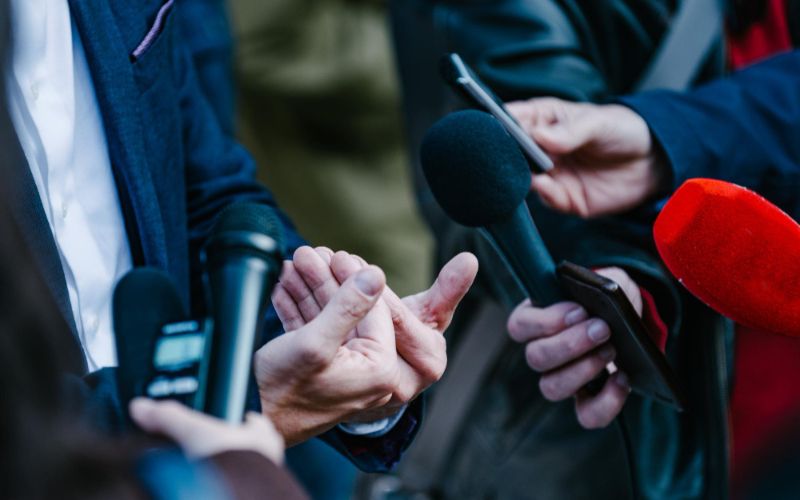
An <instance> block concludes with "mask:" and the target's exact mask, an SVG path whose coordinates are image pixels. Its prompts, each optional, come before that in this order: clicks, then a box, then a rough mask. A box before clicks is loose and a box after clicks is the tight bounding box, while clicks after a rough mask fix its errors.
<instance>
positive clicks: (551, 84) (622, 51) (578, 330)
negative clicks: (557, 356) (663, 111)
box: [392, 0, 727, 499]
mask: <svg viewBox="0 0 800 500" xmlns="http://www.w3.org/2000/svg"><path fill="white" fill-rule="evenodd" d="M688 3H694V2H688ZM685 5H687V2H681V1H669V0H667V1H660V0H649V1H627V0H614V1H606V2H593V1H566V2H561V1H551V0H534V1H527V0H501V1H477V2H472V1H459V0H442V1H434V2H424V1H403V0H398V1H395V2H392V22H393V28H394V37H395V44H396V50H397V54H398V61H399V65H400V76H401V81H402V83H403V95H404V104H405V112H406V121H407V126H408V129H409V132H408V136H409V140H410V150H411V151H412V152H413V154H415V155H416V154H417V151H418V149H419V144H420V142H421V138H422V136H423V134H424V133H425V131H426V130H427V128H428V127H429V126H430V125H431V124H432V123H433V122H434V121H435V120H436V119H438V118H439V117H441V116H442V115H443V114H445V113H446V112H448V111H451V110H453V109H455V108H457V107H459V106H461V105H463V103H461V102H459V101H457V100H456V99H455V95H454V93H453V92H452V90H451V89H449V88H448V87H446V86H445V84H444V83H443V82H442V80H441V79H440V77H439V72H438V71H437V69H438V68H437V66H438V62H439V58H440V57H441V55H442V54H443V53H445V52H457V53H459V54H460V55H461V56H462V58H463V59H464V60H465V61H466V62H467V63H468V64H469V65H470V66H471V67H472V68H473V69H474V70H475V71H476V73H477V74H478V76H479V77H480V78H481V79H482V80H483V81H484V83H486V84H487V86H488V87H489V88H490V89H491V90H493V91H494V92H495V93H496V94H497V95H498V97H499V98H501V99H502V100H504V101H513V100H517V99H520V98H528V97H532V96H559V97H561V98H564V99H569V100H574V101H604V100H608V99H611V98H613V96H615V95H619V94H622V93H626V92H631V91H634V90H636V89H638V88H642V87H644V86H647V85H657V84H658V82H655V83H653V82H652V81H650V79H651V75H652V74H653V73H654V71H655V70H654V67H656V66H657V64H656V61H657V60H658V58H659V57H658V55H659V53H660V50H661V47H662V46H663V45H664V44H666V43H667V41H668V40H669V39H670V35H671V34H672V30H673V29H675V25H676V24H678V23H677V21H676V20H677V19H678V18H679V17H680V16H681V12H682V8H683V7H684V6H685ZM690 17H691V16H690ZM695 17H697V16H695ZM696 22H698V23H700V25H701V26H702V30H703V32H704V34H706V33H707V34H708V36H707V37H705V38H704V39H703V41H702V42H697V43H696V44H695V45H692V43H689V44H688V45H689V46H690V47H691V48H692V50H693V52H692V53H691V54H688V55H689V56H691V57H687V58H686V59H687V60H691V61H693V62H692V63H690V65H689V67H688V68H686V77H685V81H683V82H681V84H682V85H683V86H691V85H693V84H695V83H698V82H702V81H704V80H707V79H709V78H711V77H714V76H717V75H719V74H721V73H722V71H723V69H724V51H723V47H724V40H723V36H722V23H723V19H722V14H721V13H719V14H718V15H717V16H713V15H712V16H708V17H704V16H699V17H698V18H697V21H696ZM675 66H679V64H677V63H676V64H675ZM415 171H416V172H417V175H416V179H417V197H418V200H419V203H420V206H421V209H422V212H423V214H424V215H425V218H426V221H427V222H428V223H429V225H430V226H431V228H432V229H433V231H434V234H435V235H436V239H437V244H438V248H437V250H438V251H437V253H438V258H439V259H441V260H446V259H447V258H448V256H450V255H453V254H454V253H456V252H460V251H463V250H465V249H470V250H471V251H473V252H475V253H476V255H478V257H479V259H480V261H481V273H480V276H479V278H478V284H479V285H480V290H481V294H480V296H479V297H478V299H477V300H478V302H479V303H481V302H483V303H487V302H488V303H493V302H494V303H500V304H502V306H503V312H502V313H500V314H498V315H497V317H496V318H495V319H494V324H495V326H494V328H493V330H494V331H492V332H491V334H493V335H494V336H495V337H497V336H501V335H503V334H504V333H505V330H506V328H508V330H509V331H510V333H511V334H512V336H513V338H514V339H516V340H527V339H529V336H530V335H531V334H532V333H531V332H532V330H531V321H530V320H531V318H530V315H529V314H527V311H529V310H530V308H531V306H530V305H528V306H527V308H526V307H520V308H519V309H517V312H516V313H514V314H513V315H512V310H514V309H515V308H516V307H517V306H518V305H519V304H520V302H521V300H522V299H523V297H524V295H523V294H522V293H521V290H519V288H518V287H517V285H516V284H515V283H514V281H513V279H511V277H510V275H509V274H508V272H507V270H506V269H505V267H504V266H503V264H502V263H501V262H500V261H499V260H498V258H497V256H496V254H495V253H494V251H493V250H492V249H491V248H489V247H488V246H487V245H486V244H485V243H484V241H483V240H482V238H481V237H480V236H479V235H478V234H477V232H475V231H474V230H469V229H465V228H463V227H460V226H458V225H457V224H454V223H452V222H451V221H449V219H448V218H447V217H446V216H445V215H444V214H443V212H442V211H441V209H440V208H439V207H438V206H437V205H436V203H435V200H434V199H433V197H432V195H431V194H430V191H429V190H428V188H427V186H426V185H425V181H424V177H423V176H422V175H421V170H420V168H419V165H418V164H417V165H416V166H415ZM529 207H530V208H531V211H532V213H533V218H534V220H535V221H536V224H537V226H538V228H539V231H540V232H541V234H542V237H543V238H544V241H545V242H546V244H547V246H548V248H549V250H550V252H551V254H552V255H553V257H554V259H555V260H556V261H557V262H558V261H560V260H570V261H572V262H575V263H577V264H581V265H584V266H586V267H589V268H594V269H601V271H600V272H601V274H606V275H607V276H609V277H611V278H612V279H614V280H615V281H618V282H623V283H624V282H626V281H627V280H628V276H635V278H636V279H637V280H639V281H640V282H642V283H647V287H645V289H646V292H645V293H642V292H641V291H640V290H639V289H638V288H636V287H623V290H625V291H626V293H627V295H628V297H629V299H630V300H631V302H632V303H633V304H634V307H635V308H636V309H637V312H639V313H640V314H642V315H643V319H644V321H645V324H646V325H647V326H648V328H649V329H650V330H651V332H652V333H653V335H654V337H655V338H656V340H657V341H658V343H659V344H660V346H661V347H662V349H665V351H666V354H667V356H668V358H669V359H670V361H671V364H672V365H673V366H675V367H676V371H677V372H678V374H679V375H678V376H679V379H680V380H681V381H687V380H691V379H690V377H691V376H693V375H695V374H697V373H703V374H712V373H715V371H716V370H717V364H716V363H717V360H716V359H714V358H700V357H697V356H695V355H694V353H696V352H698V351H699V350H701V347H700V345H701V344H704V343H707V344H713V342H717V341H719V338H717V337H715V336H709V335H689V334H687V335H683V336H681V335H678V333H679V332H680V331H681V328H683V327H684V325H685V324H684V323H683V322H682V320H681V319H682V318H683V317H687V316H688V317H691V316H692V315H693V314H694V312H693V310H692V308H691V306H689V307H683V306H682V304H683V301H684V298H682V297H681V296H680V294H681V289H680V287H679V286H678V285H677V284H676V283H674V282H673V280H672V278H671V277H670V275H669V273H668V272H667V270H666V269H665V268H664V266H663V265H662V264H661V262H660V260H659V258H658V256H657V255H656V253H655V251H654V248H653V247H652V244H651V241H650V238H649V234H650V232H649V225H648V220H649V218H650V217H651V216H652V215H651V214H650V213H648V212H647V211H646V210H643V211H641V212H640V213H636V214H628V215H626V216H625V217H616V218H605V219H601V220H595V221H583V220H580V219H578V218H575V217H569V216H563V215H561V214H558V213H556V212H554V211H551V210H549V209H548V208H547V207H546V206H543V205H542V204H541V203H540V202H539V201H538V200H537V199H536V198H535V197H530V198H529ZM476 295H478V294H477V293H476ZM656 303H657V304H658V305H659V306H658V308H656V307H653V304H656ZM560 307H562V310H561V312H562V313H564V314H565V313H572V314H571V315H570V316H569V325H570V326H572V327H573V328H572V329H571V331H570V335H569V336H568V337H569V338H570V340H572V341H573V344H572V345H573V346H574V347H576V348H578V349H581V352H582V354H583V357H581V361H582V362H581V363H580V364H579V366H577V370H579V371H580V377H579V378H580V379H583V378H585V379H586V380H590V379H591V378H593V376H594V375H596V374H597V373H599V372H600V371H601V370H603V369H604V367H605V365H606V364H607V362H608V360H612V359H613V358H614V356H615V352H614V350H613V348H612V347H610V346H608V344H607V340H608V336H609V334H610V332H609V330H608V327H607V325H605V324H604V323H603V322H602V321H598V320H596V319H595V318H591V317H590V315H588V314H587V313H586V311H584V310H583V309H581V308H578V307H577V305H576V304H571V305H570V306H569V307H567V306H566V305H561V306H560ZM466 312H467V311H465V313H466ZM478 319H480V318H473V320H472V321H473V322H475V323H477V320H478ZM534 319H535V317H534ZM465 323H467V324H466V326H464V327H463V328H462V329H461V330H459V331H453V332H452V333H453V334H454V335H455V338H453V339H451V345H453V344H455V345H456V350H455V352H451V353H450V359H451V365H450V367H449V374H452V373H455V372H456V371H457V370H459V362H461V363H463V364H464V366H465V367H469V366H470V365H472V366H476V365H478V364H479V361H480V362H481V363H485V365H486V368H485V371H484V373H483V374H481V375H480V376H478V377H477V378H473V379H470V382H469V383H470V384H476V385H477V386H478V387H479V388H478V389H477V390H476V391H475V394H474V396H470V398H471V399H469V400H467V401H466V403H464V408H465V409H464V410H463V412H462V415H460V416H459V417H458V420H457V422H456V423H453V421H452V420H451V421H450V422H449V425H448V426H447V427H446V428H437V429H436V432H430V433H429V434H428V433H426V428H423V430H422V433H421V435H420V437H419V440H418V441H417V443H416V444H415V446H414V447H412V448H411V450H410V452H409V456H408V459H409V460H408V461H407V462H405V463H404V464H403V466H401V474H400V476H401V478H402V482H403V483H404V484H405V485H407V486H406V488H407V489H409V490H411V491H412V492H413V491H415V490H418V489H420V488H421V489H423V490H424V491H425V492H427V493H429V494H432V495H440V496H443V497H445V498H485V497H497V498H510V497H513V498H575V499H580V498H635V497H641V498H697V499H700V498H709V497H721V496H724V493H721V492H720V490H718V489H717V488H718V485H719V484H726V480H725V478H726V477H727V470H726V469H725V467H724V465H721V464H718V463H717V462H716V461H715V460H714V459H708V460H707V461H706V458H707V457H710V456H714V457H716V456H720V455H724V451H721V450H720V449H721V448H724V440H720V439H718V438H719V436H718V435H716V434H715V433H710V432H707V431H706V430H707V429H708V428H709V427H713V426H716V425H717V423H718V422H717V421H718V419H724V415H723V414H721V413H720V414H719V415H718V414H714V413H713V412H712V414H711V415H709V414H708V413H701V412H693V411H690V412H685V413H682V414H678V413H676V412H675V411H674V410H673V409H671V408H667V407H665V406H662V405H660V404H658V403H655V402H653V401H649V400H645V399H642V398H639V397H638V396H634V397H631V398H630V400H629V404H628V405H627V406H626V410H625V411H626V414H625V416H626V424H627V428H628V429H629V431H630V433H631V434H632V435H633V436H634V438H633V442H634V445H633V447H632V449H630V450H628V449H626V448H627V447H626V446H624V444H623V440H622V439H621V437H620V429H618V428H617V426H616V425H615V426H612V427H610V428H605V427H606V426H608V424H609V423H610V422H609V421H608V420H605V421H604V420H600V419H597V418H595V417H596V411H597V409H598V408H604V407H606V406H609V405H610V406H613V405H617V406H619V405H620V404H621V403H620V401H621V400H622V399H624V397H625V396H627V394H628V392H629V387H628V385H627V382H626V380H625V377H624V375H623V374H617V375H615V376H612V377H610V378H609V379H608V381H607V382H606V383H605V385H604V387H603V390H602V391H601V392H600V394H599V395H596V396H591V397H590V396H588V395H586V394H582V397H581V398H580V400H579V403H578V405H577V408H578V410H579V411H578V414H577V418H576V406H575V403H574V402H573V401H572V398H570V397H566V398H565V397H563V395H562V394H561V392H560V391H561V389H563V385H562V382H564V380H563V378H561V377H559V375H560V374H561V373H560V372H559V371H558V370H556V368H559V366H557V365H556V366H550V365H547V366H545V365H540V364H538V363H536V362H534V363H533V365H534V366H535V367H536V368H537V369H538V370H540V371H543V372H545V373H544V374H543V375H542V376H537V375H535V374H532V372H531V366H530V365H529V359H526V353H525V349H523V348H521V347H520V346H519V345H517V344H515V343H514V342H512V341H511V339H509V338H508V337H507V336H506V341H505V342H504V343H500V342H498V345H497V347H495V348H493V349H489V348H488V347H487V348H486V349H485V350H484V351H483V352H482V353H480V354H479V356H481V357H486V356H488V357H489V359H488V361H486V360H483V358H481V359H480V360H479V359H478V358H474V359H470V358H468V357H463V358H461V357H460V356H459V354H460V352H459V350H458V349H459V347H458V346H459V345H467V344H468V342H469V340H470V338H472V337H476V338H478V337H479V336H480V333H479V332H478V330H477V329H476V328H471V327H470V326H469V320H467V321H466V322H465ZM664 323H666V324H667V325H669V328H668V329H666V328H660V326H661V325H663V324H664ZM560 326H561V327H562V328H563V326H564V323H560ZM691 328H697V329H701V330H702V329H705V326H704V325H700V324H697V325H693V326H691ZM490 329H492V328H490ZM541 333H550V332H549V331H548V332H545V331H541ZM553 333H554V332H553ZM589 333H591V335H589ZM491 334H490V333H486V337H484V339H483V340H482V342H483V344H484V345H486V346H488V345H489V344H490V342H489V340H490V339H489V335H491ZM537 345H538V344H537ZM530 359H533V358H530ZM548 362H549V360H548ZM453 363H455V365H454V364H453ZM469 371H470V370H469V369H466V370H464V372H465V373H469ZM568 382H570V383H576V382H575V381H574V380H570V381H568ZM465 383H466V382H465V381H464V379H463V378H462V379H456V378H453V379H449V378H447V377H445V380H444V381H443V383H442V384H440V385H439V386H438V387H437V391H440V392H438V393H437V394H443V393H444V394H450V393H452V392H454V391H456V390H457V387H458V386H459V385H463V384H465ZM686 385H687V391H686V392H687V397H688V399H689V401H690V407H695V406H696V407H705V406H707V405H708V404H709V403H708V402H709V401H712V402H714V404H718V403H717V402H718V401H720V398H721V396H720V395H719V394H717V391H718V388H716V387H714V388H712V389H711V390H709V389H707V388H706V387H701V386H697V385H692V384H686ZM567 386H569V385H567ZM573 393H574V391H573ZM570 396H572V393H571V394H570ZM556 401H558V402H556ZM718 406H720V407H721V406H722V405H721V403H719V404H718ZM429 409H430V412H431V413H430V414H431V419H429V420H428V421H427V423H428V425H433V424H432V422H435V421H437V413H439V412H441V413H443V414H446V413H447V412H448V407H447V405H444V406H442V407H437V398H436V395H435V396H434V397H433V399H432V403H431V404H430V405H429ZM583 426H587V427H592V428H597V429H596V430H594V431H592V432H588V431H586V430H584V428H583ZM450 429H455V430H450ZM445 436H446V437H445ZM428 442H429V443H430V444H428V445H427V446H426V443H428ZM664 443H672V445H671V446H665V445H664ZM437 446H438V448H440V449H441V448H444V449H445V450H446V451H441V452H439V451H435V453H437V455H438V458H437V460H436V462H435V466H432V465H431V460H430V459H429V458H428V459H423V457H422V456H421V455H426V456H428V457H429V456H430V455H431V450H436V449H437ZM417 450H420V451H417ZM629 452H630V455H629V456H626V455H628V453H629ZM418 459H419V460H418ZM416 461H420V462H422V463H424V464H425V467H424V468H423V467H419V468H415V467H414V464H415V463H416ZM631 463H632V464H634V465H635V470H633V469H632V468H631V467H630V465H631ZM576 477H580V480H575V478H576ZM420 478H423V480H420Z"/></svg>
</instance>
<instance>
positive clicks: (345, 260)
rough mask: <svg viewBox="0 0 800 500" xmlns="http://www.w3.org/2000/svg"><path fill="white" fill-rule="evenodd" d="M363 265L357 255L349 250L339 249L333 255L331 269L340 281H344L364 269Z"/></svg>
mask: <svg viewBox="0 0 800 500" xmlns="http://www.w3.org/2000/svg"><path fill="white" fill-rule="evenodd" d="M363 267H364V265H363V264H361V262H359V260H358V259H356V258H355V256H353V255H350V254H349V253H347V252H342V251H339V252H336V253H335V254H333V257H331V271H332V272H333V275H334V276H335V277H336V279H337V280H339V282H340V283H344V282H345V281H346V280H347V279H348V278H350V276H352V275H354V274H355V273H357V272H358V271H360V270H361V269H363Z"/></svg>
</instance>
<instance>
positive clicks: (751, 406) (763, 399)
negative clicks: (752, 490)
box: [730, 326, 800, 480]
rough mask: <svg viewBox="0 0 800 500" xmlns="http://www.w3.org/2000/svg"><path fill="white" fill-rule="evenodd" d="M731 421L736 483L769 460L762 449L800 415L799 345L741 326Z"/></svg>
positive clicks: (795, 342) (737, 335)
mask: <svg viewBox="0 0 800 500" xmlns="http://www.w3.org/2000/svg"><path fill="white" fill-rule="evenodd" d="M735 350H736V352H735V362H734V363H735V364H734V369H735V371H734V373H735V374H736V375H735V380H734V385H733V394H732V396H731V405H730V420H731V430H732V437H733V447H732V454H733V457H732V461H731V464H732V466H733V474H732V478H733V479H734V480H736V479H741V478H742V477H743V476H745V477H746V476H748V475H749V471H750V470H751V469H752V468H753V467H755V466H758V465H759V463H760V462H761V461H763V460H765V459H767V458H768V457H765V456H764V443H765V442H769V441H772V440H771V439H770V437H771V436H772V435H773V434H774V433H775V430H776V429H780V430H783V429H786V424H787V422H786V420H787V419H788V418H789V417H790V416H796V415H800V413H798V412H800V340H798V339H796V338H791V337H785V336H781V335H771V334H768V333H763V332H759V331H754V330H751V329H749V328H746V327H743V326H740V327H739V328H738V330H737V334H736V348H735Z"/></svg>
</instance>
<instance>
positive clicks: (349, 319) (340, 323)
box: [301, 266, 386, 359]
mask: <svg viewBox="0 0 800 500" xmlns="http://www.w3.org/2000/svg"><path fill="white" fill-rule="evenodd" d="M385 286H386V277H385V276H384V274H383V271H381V270H380V268H378V267H376V266H367V267H365V268H364V269H362V270H360V271H359V272H357V273H356V274H354V275H353V276H351V277H350V278H348V279H347V281H345V282H344V283H343V284H342V286H341V287H340V288H339V289H338V290H337V291H336V293H335V294H334V295H333V297H332V298H331V300H330V302H328V304H327V305H326V306H325V308H324V309H322V312H321V313H320V314H319V316H317V317H316V318H315V319H314V320H313V321H311V322H310V323H309V324H308V325H307V328H305V329H303V330H301V331H303V333H304V335H308V336H312V337H313V338H314V346H315V348H316V349H317V351H318V354H319V355H320V356H321V357H325V358H326V359H331V358H332V357H333V356H334V355H335V354H336V351H337V350H338V349H339V347H341V345H342V343H343V342H344V340H345V339H346V338H347V335H348V334H349V333H350V332H351V331H352V330H353V329H354V328H355V327H356V326H357V325H358V324H359V323H360V322H361V320H363V319H364V317H366V315H367V314H368V313H369V312H370V311H371V310H372V308H373V307H375V303H376V302H377V301H378V299H379V298H380V296H381V293H382V292H383V289H384V287H385Z"/></svg>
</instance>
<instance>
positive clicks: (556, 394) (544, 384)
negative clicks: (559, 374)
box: [539, 376, 569, 402]
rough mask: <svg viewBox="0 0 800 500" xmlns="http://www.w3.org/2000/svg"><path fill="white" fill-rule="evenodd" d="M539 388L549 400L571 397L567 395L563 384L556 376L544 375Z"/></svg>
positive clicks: (555, 400)
mask: <svg viewBox="0 0 800 500" xmlns="http://www.w3.org/2000/svg"><path fill="white" fill-rule="evenodd" d="M539 390H540V391H541V392H542V396H544V398H545V399H546V400H548V401H552V402H557V401H561V400H563V399H566V398H567V397H569V395H568V394H567V395H565V394H564V391H563V388H562V384H561V383H560V382H559V381H558V380H556V378H555V377H548V376H545V377H542V378H540V379H539Z"/></svg>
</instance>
